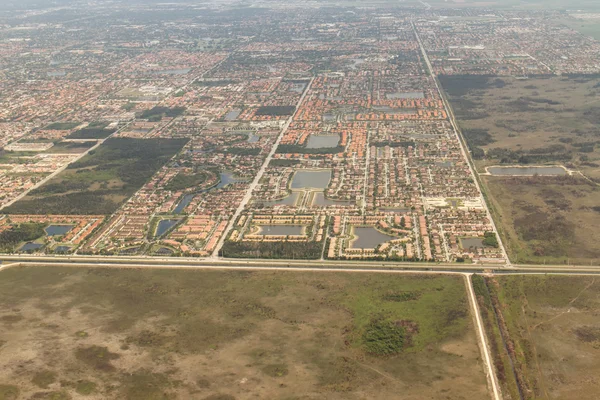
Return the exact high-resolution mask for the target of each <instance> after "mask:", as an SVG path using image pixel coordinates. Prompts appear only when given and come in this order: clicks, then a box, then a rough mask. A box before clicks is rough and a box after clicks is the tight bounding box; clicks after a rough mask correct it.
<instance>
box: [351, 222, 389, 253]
mask: <svg viewBox="0 0 600 400" xmlns="http://www.w3.org/2000/svg"><path fill="white" fill-rule="evenodd" d="M353 234H354V236H355V237H356V239H354V240H353V241H352V242H351V243H350V247H351V248H353V249H374V248H376V247H377V246H379V245H380V244H382V243H385V242H389V241H390V240H392V239H395V237H394V236H390V235H386V234H384V233H381V232H379V231H378V230H377V229H375V228H372V227H368V228H354V229H353Z"/></svg>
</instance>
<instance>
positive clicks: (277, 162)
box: [269, 159, 300, 167]
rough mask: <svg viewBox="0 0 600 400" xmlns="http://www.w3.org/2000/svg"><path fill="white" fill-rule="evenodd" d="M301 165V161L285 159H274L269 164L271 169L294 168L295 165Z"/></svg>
mask: <svg viewBox="0 0 600 400" xmlns="http://www.w3.org/2000/svg"><path fill="white" fill-rule="evenodd" d="M298 164H300V160H284V159H273V160H271V162H270V163H269V166H271V167H293V166H294V165H298Z"/></svg>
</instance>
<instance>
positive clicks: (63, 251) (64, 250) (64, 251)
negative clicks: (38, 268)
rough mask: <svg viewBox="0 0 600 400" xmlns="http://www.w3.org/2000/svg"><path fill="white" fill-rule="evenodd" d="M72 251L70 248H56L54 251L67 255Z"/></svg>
mask: <svg viewBox="0 0 600 400" xmlns="http://www.w3.org/2000/svg"><path fill="white" fill-rule="evenodd" d="M71 250H72V249H71V248H70V247H69V246H56V248H55V249H54V252H55V253H60V254H65V253H68V252H70V251H71Z"/></svg>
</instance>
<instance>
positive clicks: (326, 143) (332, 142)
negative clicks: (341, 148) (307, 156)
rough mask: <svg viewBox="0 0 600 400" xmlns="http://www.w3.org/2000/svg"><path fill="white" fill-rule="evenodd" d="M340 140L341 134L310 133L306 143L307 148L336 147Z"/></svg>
mask: <svg viewBox="0 0 600 400" xmlns="http://www.w3.org/2000/svg"><path fill="white" fill-rule="evenodd" d="M339 142H340V136H339V135H310V136H309V137H308V142H307V143H306V148H307V149H322V148H331V147H336V146H337V145H338V143H339Z"/></svg>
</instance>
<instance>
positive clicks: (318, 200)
mask: <svg viewBox="0 0 600 400" xmlns="http://www.w3.org/2000/svg"><path fill="white" fill-rule="evenodd" d="M352 204H354V202H353V201H350V200H331V199H328V198H327V197H325V193H323V192H318V193H316V194H315V197H313V201H312V205H313V206H349V205H352Z"/></svg>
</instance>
